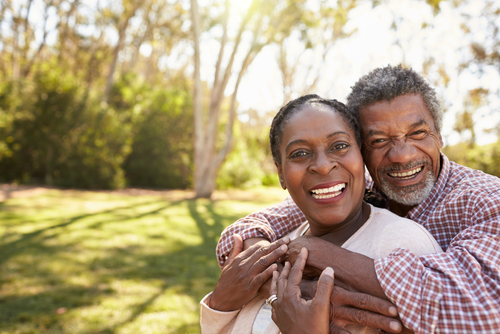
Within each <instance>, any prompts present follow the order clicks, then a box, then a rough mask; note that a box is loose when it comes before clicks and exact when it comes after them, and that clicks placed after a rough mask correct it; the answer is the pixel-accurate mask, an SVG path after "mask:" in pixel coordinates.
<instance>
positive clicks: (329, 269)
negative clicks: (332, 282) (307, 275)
mask: <svg viewBox="0 0 500 334" xmlns="http://www.w3.org/2000/svg"><path fill="white" fill-rule="evenodd" d="M323 273H324V274H325V275H327V276H330V277H331V278H333V269H332V268H330V267H326V268H325V270H323Z"/></svg>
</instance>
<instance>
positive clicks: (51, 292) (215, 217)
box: [0, 199, 244, 333]
mask: <svg viewBox="0 0 500 334" xmlns="http://www.w3.org/2000/svg"><path fill="white" fill-rule="evenodd" d="M160 202H161V203H164V204H165V202H164V201H151V202H143V203H137V204H134V205H127V206H123V207H118V208H113V209H110V210H105V211H99V212H95V213H91V214H85V215H77V216H73V217H69V218H66V219H58V221H56V222H55V224H54V225H52V226H49V227H46V228H43V229H39V230H36V231H34V232H31V233H26V234H22V235H20V236H19V237H18V238H17V239H15V240H13V241H10V242H8V241H7V242H5V240H6V239H7V237H9V238H11V239H12V236H13V235H4V237H3V238H2V239H3V240H1V241H2V242H1V245H0V254H2V256H1V257H0V277H1V276H3V275H2V274H1V273H2V271H4V270H6V268H5V266H6V265H7V264H9V261H14V259H15V258H16V257H17V256H20V255H27V256H33V257H36V256H38V255H43V257H45V258H50V257H52V256H56V255H57V254H59V253H63V252H66V253H77V252H78V244H77V243H74V244H65V245H57V244H54V243H47V241H49V240H51V239H53V238H56V237H57V236H60V235H63V234H64V233H65V231H66V229H65V228H66V227H68V226H70V225H72V224H75V223H76V222H79V221H81V220H83V219H85V218H89V217H92V216H97V215H102V214H114V217H112V218H110V219H107V220H102V221H98V222H97V223H93V224H90V223H89V224H88V225H86V226H85V228H91V229H100V228H102V227H103V226H104V225H105V224H108V223H112V222H117V221H127V220H128V221H131V220H136V219H140V218H143V217H146V216H148V215H158V214H160V213H161V211H162V210H166V209H168V208H170V207H173V206H178V205H184V204H185V205H186V206H187V208H188V211H189V215H190V216H191V217H192V219H193V220H194V222H195V223H196V226H197V228H198V230H199V235H200V236H201V238H202V240H203V242H202V243H201V244H198V245H195V246H188V245H184V246H182V245H180V247H178V248H177V249H176V250H175V251H172V252H168V251H167V252H166V253H165V254H148V253H147V252H146V251H144V249H143V247H142V246H129V247H121V248H110V249H105V250H103V251H102V256H100V257H99V258H95V259H93V260H92V261H90V262H88V263H83V264H81V266H82V270H83V271H85V272H87V273H88V274H89V275H91V276H92V277H93V278H94V281H95V282H97V283H96V284H95V285H94V286H80V285H76V284H74V283H71V282H69V281H67V280H66V279H65V277H58V276H57V275H56V274H54V272H52V271H51V269H50V268H45V269H44V268H43V267H40V266H36V265H34V266H33V267H32V268H26V270H25V272H26V273H25V275H27V276H28V277H30V278H32V279H33V280H35V279H36V280H37V285H43V289H42V291H40V292H37V293H31V294H25V295H21V294H19V295H7V296H6V297H5V298H3V299H2V300H1V302H0V329H2V328H4V327H3V326H14V325H15V324H16V323H32V324H33V326H34V327H33V328H38V329H40V328H44V329H46V330H40V331H37V330H34V331H33V333H42V332H48V333H62V332H63V326H64V320H63V318H61V317H60V316H59V315H57V314H56V310H57V309H58V308H60V307H66V308H68V309H77V308H81V307H85V306H89V305H96V304H99V303H100V302H101V301H102V300H103V299H104V298H108V297H110V296H113V295H116V292H115V291H113V290H112V289H111V288H110V287H109V283H110V282H112V281H113V280H115V279H125V280H137V281H147V280H155V281H159V282H160V283H159V284H158V285H156V289H155V292H154V293H153V294H151V295H146V296H144V297H143V298H142V300H140V301H139V302H138V303H136V304H135V305H134V306H132V307H130V309H129V310H130V311H131V314H130V316H128V317H127V318H126V319H124V320H122V321H119V322H117V323H114V324H111V325H109V324H103V327H104V328H102V327H101V329H99V330H98V332H99V333H116V332H117V331H118V329H120V328H122V327H124V326H126V325H127V324H130V323H132V322H134V321H135V320H136V319H137V318H138V317H139V316H140V315H141V314H143V313H144V312H145V311H146V310H147V309H148V307H150V306H151V305H153V304H154V303H155V301H156V300H157V299H158V298H160V297H162V296H163V295H164V294H165V292H166V290H167V289H174V290H175V292H176V293H179V294H184V295H187V296H190V297H191V298H193V300H194V301H199V300H201V298H202V297H203V296H204V295H205V294H206V293H207V292H209V291H210V290H212V289H213V287H214V286H215V283H216V282H217V279H218V276H219V273H220V269H219V267H218V265H217V261H216V258H215V246H216V243H217V240H218V238H219V235H220V233H221V232H222V230H223V229H224V227H225V226H227V225H229V224H230V223H232V222H233V221H235V220H236V219H237V218H239V217H240V216H241V215H243V214H244V213H241V215H240V214H233V215H221V214H218V213H217V212H216V210H215V207H214V204H215V202H213V201H207V200H202V201H200V200H195V199H188V200H180V201H176V202H167V203H166V205H161V206H160V207H157V208H154V209H152V210H148V211H147V212H143V213H140V214H135V215H126V214H122V213H120V210H126V209H131V208H134V207H140V206H147V205H152V204H158V203H160ZM2 204H3V203H2ZM28 223H29V222H28ZM166 228H168V227H166ZM47 234H48V235H47ZM150 237H151V238H152V239H159V238H165V236H161V235H153V236H150ZM167 239H168V237H167ZM4 283H9V282H7V281H5V279H4V278H2V279H1V280H0V284H1V285H0V288H1V286H2V285H3V284H4ZM68 296H71V297H70V298H68ZM180 326H181V327H182V328H181V327H179V328H177V329H176V331H175V332H176V333H184V332H193V329H195V328H196V329H197V324H182V325H180ZM5 328H7V327H5ZM8 328H13V327H8Z"/></svg>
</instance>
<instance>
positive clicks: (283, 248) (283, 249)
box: [280, 245, 288, 251]
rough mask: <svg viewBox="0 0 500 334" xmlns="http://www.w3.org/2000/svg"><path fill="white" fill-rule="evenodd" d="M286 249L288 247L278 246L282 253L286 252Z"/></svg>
mask: <svg viewBox="0 0 500 334" xmlns="http://www.w3.org/2000/svg"><path fill="white" fill-rule="evenodd" d="M287 248H288V247H287V246H286V245H281V246H280V250H282V251H286V250H287Z"/></svg>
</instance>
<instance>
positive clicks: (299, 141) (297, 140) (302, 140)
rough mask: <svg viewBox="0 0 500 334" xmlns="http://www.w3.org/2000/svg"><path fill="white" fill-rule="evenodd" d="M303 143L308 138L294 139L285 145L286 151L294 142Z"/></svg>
mask: <svg viewBox="0 0 500 334" xmlns="http://www.w3.org/2000/svg"><path fill="white" fill-rule="evenodd" d="M302 143H307V140H305V139H296V140H292V141H291V142H289V143H288V145H286V147H285V152H286V151H288V148H289V147H290V146H292V145H294V144H302Z"/></svg>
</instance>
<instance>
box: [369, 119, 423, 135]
mask: <svg viewBox="0 0 500 334" xmlns="http://www.w3.org/2000/svg"><path fill="white" fill-rule="evenodd" d="M421 125H429V123H427V121H426V120H425V119H421V120H419V121H418V122H415V123H413V124H411V125H410V126H409V127H408V128H409V129H413V128H416V127H418V126H421ZM384 134H385V132H384V131H377V130H373V129H370V130H369V131H368V133H367V134H366V137H371V136H375V135H384Z"/></svg>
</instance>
